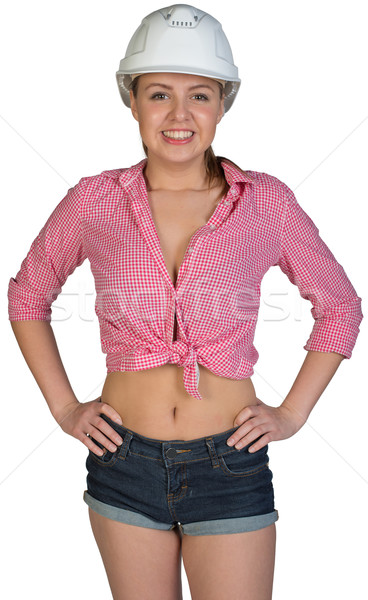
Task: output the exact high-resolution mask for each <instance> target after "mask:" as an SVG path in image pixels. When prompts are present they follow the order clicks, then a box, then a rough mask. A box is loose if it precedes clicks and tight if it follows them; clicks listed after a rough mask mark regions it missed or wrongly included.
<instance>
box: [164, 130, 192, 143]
mask: <svg viewBox="0 0 368 600" xmlns="http://www.w3.org/2000/svg"><path fill="white" fill-rule="evenodd" d="M162 133H163V135H164V136H165V137H167V138H170V139H171V140H179V141H180V140H187V139H188V138H191V137H192V136H193V135H194V131H170V130H169V131H163V132H162Z"/></svg>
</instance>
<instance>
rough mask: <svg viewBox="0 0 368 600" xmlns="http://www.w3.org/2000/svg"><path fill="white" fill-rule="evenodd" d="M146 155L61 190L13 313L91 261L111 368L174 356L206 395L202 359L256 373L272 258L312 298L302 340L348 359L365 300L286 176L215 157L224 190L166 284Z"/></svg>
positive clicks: (222, 368) (23, 316) (46, 304)
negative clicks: (307, 328)
mask: <svg viewBox="0 0 368 600" xmlns="http://www.w3.org/2000/svg"><path fill="white" fill-rule="evenodd" d="M145 164H146V159H145V160H143V161H141V162H140V163H138V164H137V165H135V166H133V167H131V168H128V169H116V170H109V171H103V172H102V173H101V174H99V175H96V176H92V177H84V178H82V179H81V180H80V181H79V183H78V184H77V185H75V186H74V187H73V188H71V189H70V190H69V191H68V193H67V194H66V196H65V197H64V198H63V200H62V201H61V202H60V203H59V204H58V206H57V207H56V208H55V210H54V211H53V213H52V214H51V216H50V217H49V219H48V220H47V222H46V224H45V225H44V227H43V228H42V229H41V231H40V233H39V235H38V236H37V237H36V239H35V240H34V242H33V243H32V245H31V248H30V250H29V252H28V254H27V256H26V258H25V259H24V260H23V262H22V265H21V268H20V270H19V272H18V274H17V276H16V277H15V278H11V279H10V283H9V292H8V297H9V319H10V320H28V319H35V320H46V321H50V320H51V304H52V303H53V302H54V300H55V299H56V298H57V296H58V294H59V293H60V291H61V288H62V286H63V284H64V282H65V280H66V279H67V277H68V275H70V274H71V273H72V272H73V271H74V269H75V268H76V267H77V266H79V265H80V264H81V263H82V262H83V261H84V260H85V259H86V258H88V259H89V261H90V264H91V270H92V273H93V276H94V279H95V286H96V302H95V310H96V314H97V316H98V319H99V324H100V332H101V346H102V351H103V352H104V353H106V355H107V356H106V366H107V372H112V371H139V370H141V369H149V368H152V367H158V366H160V365H164V364H166V363H172V364H177V365H181V366H183V367H184V385H185V389H186V390H187V392H188V393H189V394H190V395H192V396H194V397H195V398H198V399H202V396H201V394H200V393H199V390H198V383H199V369H198V363H200V364H201V365H203V366H205V367H206V368H208V369H210V370H211V371H212V372H213V373H215V374H217V375H220V376H222V377H228V378H231V379H245V378H247V377H250V376H251V375H252V374H253V372H254V371H253V366H254V364H255V363H256V361H257V359H258V352H257V350H256V349H255V347H254V345H253V339H254V333H255V327H256V323H257V317H258V311H259V305H260V287H261V282H262V278H263V276H264V274H265V273H266V272H267V271H268V269H269V268H270V267H272V266H275V265H278V266H279V267H280V268H281V269H282V271H283V272H284V273H286V275H287V276H288V278H289V280H290V281H291V283H293V284H295V285H297V286H298V289H299V292H300V295H301V296H302V297H303V298H306V299H308V300H310V302H311V303H312V305H313V308H312V309H311V313H312V316H313V318H314V320H315V322H314V326H313V329H312V332H311V335H310V337H309V339H308V341H307V343H306V345H305V346H304V348H305V349H306V350H317V351H320V352H338V353H340V354H342V355H344V356H345V357H346V358H350V356H351V352H352V349H353V347H354V345H355V341H356V338H357V335H358V333H359V324H360V322H361V319H362V317H363V315H362V312H361V299H360V298H359V297H357V295H356V292H355V289H354V288H353V286H352V284H351V283H350V281H349V279H348V278H347V276H346V274H345V272H344V270H343V268H342V266H341V265H340V264H339V263H338V262H337V261H336V259H335V258H334V256H333V254H332V253H331V251H330V250H329V248H328V247H327V246H326V244H325V243H324V242H323V241H322V239H321V238H320V237H319V232H318V229H317V227H316V226H315V224H314V223H313V221H312V220H311V219H310V217H309V216H308V215H307V214H306V213H305V212H304V211H303V209H302V208H301V207H300V205H299V204H298V202H297V200H296V198H295V196H294V194H293V192H292V191H291V190H290V189H289V188H288V187H287V186H286V185H285V184H284V183H282V182H281V181H280V180H279V179H277V178H276V177H274V176H271V175H268V174H266V173H261V172H257V171H246V172H243V171H241V170H239V169H237V168H236V167H235V166H234V165H233V164H231V163H230V162H227V161H225V160H224V161H222V166H223V169H224V172H225V176H226V179H227V182H228V184H229V186H230V189H229V192H228V194H227V195H226V197H224V198H223V199H222V201H221V202H220V203H219V204H218V205H217V207H216V210H215V212H214V213H213V214H212V216H211V218H210V219H209V221H208V222H207V223H206V225H204V226H203V227H200V228H199V229H198V230H197V231H196V232H195V233H194V235H193V236H192V238H191V240H190V242H189V245H188V247H187V250H186V253H185V256H184V259H183V262H182V264H181V266H180V270H179V273H178V277H177V282H176V286H175V287H174V285H173V283H172V281H171V279H170V276H169V273H168V271H167V268H166V265H165V261H164V258H163V255H162V252H161V248H160V242H159V238H158V235H157V231H156V228H155V224H154V221H153V219H152V214H151V211H150V207H149V203H148V199H147V190H146V185H145V180H144V176H143V168H144V166H145ZM175 312H176V316H177V321H178V337H177V340H176V341H173V329H174V317H175Z"/></svg>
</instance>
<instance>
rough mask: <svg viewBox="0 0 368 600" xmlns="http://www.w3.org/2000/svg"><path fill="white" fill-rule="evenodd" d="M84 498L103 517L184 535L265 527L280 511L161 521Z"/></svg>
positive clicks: (231, 531) (214, 533) (232, 531)
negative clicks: (184, 520)
mask: <svg viewBox="0 0 368 600" xmlns="http://www.w3.org/2000/svg"><path fill="white" fill-rule="evenodd" d="M83 499H84V501H85V502H86V504H88V506H89V507H90V508H92V510H94V511H95V512H97V513H98V514H99V515H102V516H103V517H107V518H108V519H112V520H113V521H119V522H120V523H127V524H128V525H137V526H138V527H148V528H151V529H161V530H165V531H170V530H172V529H174V528H176V527H178V528H179V529H180V531H181V532H182V533H183V534H184V535H221V534H227V533H243V532H245V531H256V530H257V529H263V527H268V525H272V523H275V522H276V521H277V520H278V518H279V515H278V511H277V510H274V511H273V512H271V513H267V514H265V515H254V516H252V517H237V518H235V519H214V520H212V521H197V522H194V523H185V524H184V523H179V522H176V523H171V524H170V523H161V522H160V521H155V520H154V519H150V518H149V517H146V516H144V515H141V514H140V513H137V512H134V511H131V510H125V509H124V508H118V507H117V506H110V505H109V504H106V503H105V502H100V500H96V498H93V497H92V496H91V495H90V494H89V493H88V492H87V491H85V492H84V495H83Z"/></svg>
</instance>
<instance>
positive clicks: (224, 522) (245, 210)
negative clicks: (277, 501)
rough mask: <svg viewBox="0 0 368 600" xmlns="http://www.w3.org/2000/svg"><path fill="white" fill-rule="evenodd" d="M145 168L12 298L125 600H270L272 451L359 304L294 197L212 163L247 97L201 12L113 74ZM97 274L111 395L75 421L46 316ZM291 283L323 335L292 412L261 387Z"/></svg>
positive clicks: (113, 190)
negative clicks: (270, 327)
mask: <svg viewBox="0 0 368 600" xmlns="http://www.w3.org/2000/svg"><path fill="white" fill-rule="evenodd" d="M117 79H118V84H119V89H120V93H121V96H122V98H123V101H124V103H125V104H126V105H127V106H130V108H131V111H132V114H133V117H134V118H135V119H136V120H137V122H138V123H139V128H140V133H141V137H142V141H143V144H144V149H145V152H146V155H147V158H146V159H144V160H143V161H141V162H140V163H138V164H137V165H134V166H133V167H130V168H124V169H123V168H122V169H117V170H112V171H104V172H102V173H101V174H99V175H97V176H93V177H86V178H82V179H81V180H80V182H79V183H78V184H77V185H76V186H75V187H74V188H72V189H71V190H69V191H68V193H67V195H66V196H65V198H64V199H63V200H62V201H61V202H60V204H59V205H58V206H57V207H56V209H55V210H54V212H53V213H52V215H51V216H50V218H49V219H48V221H47V222H46V224H45V225H44V227H43V228H42V230H41V232H40V234H39V235H38V236H37V238H36V239H35V240H34V242H33V244H32V246H31V248H30V251H29V253H28V255H27V257H26V258H25V260H24V261H23V263H22V266H21V269H20V271H19V273H18V274H17V276H16V277H15V278H12V279H11V281H10V285H9V317H10V320H11V322H12V327H13V330H14V333H15V335H16V338H17V340H18V343H19V345H20V347H21V350H22V352H23V354H24V357H25V359H26V361H27V364H28V366H29V367H30V369H31V371H32V373H33V375H34V376H35V378H36V381H37V383H38V385H39V386H40V389H41V391H42V393H43V395H44V396H45V399H46V401H47V403H48V405H49V407H50V410H51V412H52V414H53V416H54V417H55V419H56V421H57V422H58V423H59V424H60V426H61V427H62V429H63V430H64V431H65V432H66V433H68V434H70V435H73V436H74V437H76V438H77V439H79V440H80V441H81V442H82V443H84V444H85V446H87V448H88V449H89V455H88V458H87V469H88V476H87V488H88V489H87V490H86V492H85V494H84V499H85V501H86V503H87V504H88V505H89V515H90V520H91V525H92V529H93V533H94V536H95V539H96V542H97V544H98V547H99V550H100V553H101V556H102V559H103V563H104V566H105V568H106V572H107V576H108V579H109V584H110V587H111V591H112V594H113V597H114V599H115V600H134V599H138V598H139V599H142V598H150V599H152V600H154V599H157V600H158V599H159V600H177V599H180V598H182V591H181V555H182V556H183V562H184V567H185V570H186V574H187V577H188V581H189V586H190V590H191V594H192V597H193V598H194V599H195V600H208V599H209V598H211V600H220V599H221V600H222V599H223V598H225V597H226V596H228V595H230V596H232V597H234V598H237V599H239V600H240V599H243V598H244V600H245V599H247V600H269V599H270V598H271V596H272V583H273V571H274V559H275V540H276V531H275V522H276V521H277V519H278V511H277V510H276V509H275V505H274V493H273V485H272V478H273V477H272V471H271V470H270V467H269V458H268V454H267V452H268V443H269V442H271V441H275V440H281V439H285V438H288V437H290V436H292V435H294V434H295V433H296V432H297V431H298V430H299V429H300V428H301V427H302V426H303V424H304V423H305V422H306V420H307V418H308V415H309V413H310V412H311V410H312V408H313V406H314V405H315V403H316V402H317V400H318V398H319V397H320V395H321V394H322V392H323V391H324V389H325V388H326V386H327V385H328V383H329V381H330V380H331V378H332V377H333V375H334V373H335V372H336V370H337V368H338V366H339V364H340V362H341V361H342V360H343V359H344V358H350V356H351V353H352V349H353V347H354V344H355V340H356V337H357V335H358V332H359V324H360V321H361V319H362V313H361V309H360V298H359V297H358V296H357V294H356V292H355V290H354V288H353V286H352V284H351V283H350V281H349V280H348V279H347V277H346V275H345V272H344V270H343V268H342V267H341V265H340V264H339V263H337V261H336V260H335V258H334V256H333V255H332V253H331V252H330V250H329V249H328V248H327V246H326V245H325V243H324V242H323V241H322V240H321V238H320V237H319V234H318V229H317V228H316V226H315V225H314V223H313V222H312V221H311V219H310V218H309V217H308V215H307V214H306V213H305V212H304V211H303V210H302V208H301V207H300V206H299V204H298V202H297V201H296V199H295V196H294V194H293V193H292V191H291V190H290V189H289V188H288V187H287V186H286V185H285V184H284V183H282V182H281V181H280V180H278V179H277V178H275V177H273V176H271V175H267V174H265V173H260V172H255V171H243V170H241V169H240V168H239V167H237V166H236V165H235V164H234V163H232V162H231V161H230V160H227V159H221V158H216V157H215V156H214V154H213V151H212V149H211V143H212V140H213V138H214V136H215V132H216V127H217V125H218V123H219V122H220V120H221V119H222V117H223V115H224V113H225V112H226V111H227V110H229V109H230V107H231V106H232V104H233V102H234V99H235V97H236V94H237V91H238V89H239V85H240V80H239V79H238V73H237V68H236V67H235V66H234V64H233V58H232V54H231V50H230V47H229V44H228V42H227V39H226V37H225V35H224V33H223V31H222V29H221V25H220V24H219V23H218V21H216V20H215V19H213V17H211V16H210V15H208V14H206V13H204V12H202V11H200V10H198V9H196V8H194V7H191V6H188V5H175V6H172V7H170V8H165V9H161V10H159V11H156V12H154V13H152V14H151V15H148V17H146V18H145V19H144V20H143V21H142V24H141V26H140V27H139V28H138V30H137V31H136V33H135V34H134V36H133V38H132V40H131V41H130V44H129V46H128V48H127V52H126V56H125V58H124V59H123V60H122V61H121V64H120V69H119V71H118V73H117ZM86 258H88V259H89V261H90V263H91V269H92V273H93V275H94V278H95V284H96V293H97V296H96V312H97V315H98V318H99V322H100V330H101V340H102V348H103V351H104V352H106V354H107V377H106V380H105V384H104V386H103V389H102V393H101V396H100V397H99V398H97V399H96V400H93V401H91V402H86V403H80V402H79V401H78V399H77V398H76V396H75V394H74V392H73V390H72V388H71V386H70V383H69V380H68V378H67V375H66V373H65V371H64V368H63V364H62V362H61V358H60V356H59V352H58V348H57V345H56V342H55V338H54V335H53V331H52V328H51V324H50V320H51V304H52V302H53V301H54V300H55V299H56V297H57V295H58V294H59V293H60V291H61V288H62V286H63V284H64V282H65V281H66V279H67V277H68V275H69V274H71V273H72V272H73V271H74V269H75V268H76V267H77V266H79V265H80V264H81V263H82V262H83V261H84V260H85V259H86ZM275 265H278V266H279V267H280V268H281V269H282V270H283V271H284V272H285V273H286V274H287V276H288V277H289V279H290V281H291V282H292V283H293V284H295V285H297V286H298V289H299V291H300V294H301V295H302V297H303V298H307V299H309V300H310V301H311V303H312V305H313V309H312V314H313V316H314V318H315V325H314V327H313V330H312V332H311V335H310V338H309V340H308V342H307V344H306V345H305V349H306V350H307V355H306V358H305V361H304V363H303V365H302V368H301V369H300V372H299V373H298V375H297V377H296V379H295V382H294V384H293V386H292V388H291V390H290V392H289V393H288V395H287V396H286V398H285V399H284V401H283V402H282V404H281V405H280V406H278V407H271V406H268V405H267V404H265V403H264V402H262V401H261V400H260V399H258V398H257V396H256V391H255V389H254V386H253V384H252V380H251V375H252V374H253V366H254V364H255V363H256V361H257V358H258V354H257V351H256V349H255V348H254V346H253V343H252V342H253V337H254V332H255V325H256V321H257V315H258V309H259V300H260V284H261V281H262V277H263V275H264V274H265V273H266V272H267V270H268V269H269V268H270V267H271V266H275Z"/></svg>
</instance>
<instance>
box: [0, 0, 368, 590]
mask: <svg viewBox="0 0 368 600" xmlns="http://www.w3.org/2000/svg"><path fill="white" fill-rule="evenodd" d="M198 6H199V7H200V8H201V9H202V10H205V11H208V12H210V13H211V14H212V15H213V16H215V17H216V18H218V19H219V20H220V21H221V22H222V24H223V29H224V31H225V33H226V35H227V36H228V38H229V40H230V42H231V45H232V49H233V54H234V60H235V63H236V64H237V66H238V67H239V74H240V77H241V79H242V86H241V89H240V92H239V95H238V97H237V99H236V101H235V104H234V106H233V108H232V109H231V111H230V112H229V113H228V114H227V115H226V116H225V117H224V119H223V121H222V123H221V124H220V126H219V129H218V132H217V137H216V140H215V143H214V149H215V152H216V153H217V154H221V155H225V156H228V157H229V158H231V159H233V160H234V161H235V162H237V163H238V164H239V165H241V166H242V167H243V168H245V169H252V170H256V171H263V172H267V173H270V174H272V175H275V176H276V177H278V178H279V179H281V180H282V181H284V182H285V183H286V184H287V185H289V187H291V188H292V189H293V190H294V191H295V193H296V196H297V199H298V200H299V202H300V204H301V205H302V206H303V208H304V209H305V210H306V211H307V212H308V214H309V215H310V216H311V217H312V219H313V220H314V221H315V223H316V224H317V226H318V227H319V230H320V235H321V237H322V238H323V239H324V240H325V241H326V243H327V244H328V245H329V247H330V248H331V250H332V251H333V253H334V254H335V256H336V258H337V259H338V260H339V262H341V263H342V264H343V266H344V268H345V270H346V272H347V274H348V276H349V278H350V279H351V281H352V283H353V285H354V287H355V288H356V289H357V291H358V294H359V295H360V296H361V297H363V298H366V297H367V291H368V290H367V277H366V268H365V267H366V260H365V259H366V257H367V247H366V238H367V234H366V223H367V220H366V219H367V218H366V213H365V209H366V204H367V184H366V172H367V150H368V148H367V146H368V144H367V138H368V136H367V132H368V88H367V35H366V23H367V14H366V10H365V9H366V5H365V2H364V1H363V0H362V1H359V0H351V1H350V2H349V4H347V3H346V2H341V1H339V0H334V1H332V0H308V2H306V1H304V0H303V1H299V2H295V1H292V0H279V1H278V2H273V1H272V0H263V1H259V2H241V3H240V2H235V1H232V0H228V1H227V2H219V1H216V0H211V2H209V1H204V0H203V1H202V2H201V4H199V5H198ZM159 7H160V5H159V4H157V3H156V2H151V1H141V2H139V3H126V2H122V1H121V0H120V1H119V2H117V1H116V0H106V1H105V2H104V3H102V2H96V1H95V0H89V1H88V2H87V1H86V0H73V2H72V1H71V0H64V2H62V3H54V2H51V3H50V2H46V1H45V0H42V1H41V0H33V2H26V1H25V0H19V1H17V2H13V3H7V4H6V7H5V3H4V6H3V11H2V33H1V37H0V44H1V54H0V55H1V87H2V92H1V100H0V139H1V166H2V178H1V189H2V220H1V223H2V236H1V244H2V248H1V253H2V254H1V256H2V267H1V270H2V277H1V295H0V299H1V308H2V313H1V314H2V319H3V320H2V324H1V332H2V333H1V343H2V352H3V356H2V361H1V364H2V365H3V367H5V368H4V369H3V374H2V421H1V422H2V427H1V450H0V451H1V458H2V460H1V467H0V482H1V485H0V501H1V511H0V518H1V523H0V529H1V540H2V543H1V553H2V557H1V565H2V567H3V574H2V576H1V579H0V595H1V596H2V597H4V598H6V599H7V600H15V599H16V600H18V599H19V598H23V597H29V596H32V597H37V599H38V600H43V599H45V600H46V599H47V600H49V599H50V598H53V600H58V599H64V598H65V597H69V598H73V599H74V598H86V597H88V598H89V600H97V599H100V598H109V597H110V592H109V587H108V583H107V579H106V576H105V572H104V569H103V565H102V561H101V559H100V556H99V553H98V549H97V546H96V544H95V542H94V539H93V536H92V532H91V530H90V525H89V521H88V513H87V506H86V505H85V504H84V502H83V500H82V494H83V490H84V489H85V475H86V471H85V465H84V461H85V458H86V448H85V446H83V445H82V444H81V443H80V442H78V441H76V440H75V439H74V438H71V437H68V436H66V435H65V434H64V433H63V432H62V431H61V430H60V429H58V427H57V425H56V422H55V421H54V420H53V418H52V416H51V415H50V413H49V411H48V409H47V406H46V403H45V401H44V399H43V397H42V395H41V393H40V391H39V389H38V387H37V384H36V383H35V381H34V379H33V377H32V375H31V373H30V372H29V371H28V369H27V366H26V364H25V362H24V359H23V358H22V355H21V353H20V350H19V348H18V346H17V343H16V340H15V338H14V336H13V334H12V331H11V328H10V325H9V324H7V322H6V319H7V316H6V311H7V300H6V292H7V285H8V281H9V278H10V277H11V276H15V275H16V273H17V271H18V270H19V267H20V263H21V261H22V259H23V258H24V256H25V254H26V252H27V251H28V248H29V246H30V244H31V242H32V240H33V239H34V237H35V236H36V235H37V233H38V231H39V230H40V229H41V227H42V225H43V224H44V222H45V221H46V219H47V217H48V216H49V214H50V213H51V211H52V210H53V208H54V207H55V206H56V204H57V203H58V202H59V201H60V200H61V199H62V198H63V197H64V195H65V194H66V192H67V190H68V189H69V188H70V187H72V186H73V185H75V184H76V183H77V182H78V181H79V179H80V178H81V177H85V176H89V175H94V174H98V173H100V172H101V171H103V170H105V169H113V168H119V167H126V166H130V165H132V164H135V163H136V162H138V161H139V160H140V159H141V158H142V157H143V152H142V150H141V144H140V138H139V134H138V129H137V124H136V122H135V121H134V120H133V118H132V117H131V115H130V113H129V111H128V109H127V108H126V107H125V106H124V105H123V103H122V101H121V99H120V96H119V93H118V88H117V84H116V81H115V72H116V70H117V68H118V65H119V61H120V59H121V58H122V57H123V56H124V54H125V49H126V46H127V43H128V41H129V39H130V37H131V35H132V34H133V32H134V31H135V29H136V27H138V25H139V23H140V21H141V19H142V18H143V16H145V15H146V14H147V13H149V12H151V11H153V10H155V9H157V8H159ZM93 294H94V287H93V280H92V276H91V274H90V272H89V264H88V261H86V262H85V263H84V264H83V266H82V267H80V268H79V269H77V271H76V272H75V273H74V274H73V275H72V276H71V277H70V278H69V279H68V281H67V283H66V284H65V286H64V289H63V293H62V294H61V296H60V297H59V298H58V300H57V301H56V302H55V308H54V311H53V315H54V318H55V320H54V331H55V334H56V337H57V340H58V344H59V348H60V352H61V355H62V358H63V361H64V364H65V367H66V370H67V373H68V375H69V378H70V381H71V383H72V386H73V388H74V390H75V392H76V394H77V396H78V398H79V399H80V400H81V401H86V400H90V399H93V398H96V397H97V396H98V395H99V394H100V393H101V388H102V383H103V380H104V376H105V357H104V355H103V354H102V353H101V351H100V340H99V330H98V322H97V319H96V318H95V315H94V312H93V302H94V296H93ZM364 306H365V305H364V304H363V312H364ZM310 308H311V305H310V304H309V303H308V302H307V301H304V300H301V299H300V297H299V295H298V291H297V289H296V288H294V286H292V285H291V284H290V283H289V281H288V280H287V278H286V276H285V275H283V274H282V273H281V271H280V270H279V269H277V268H276V269H271V270H270V271H269V272H268V273H267V275H266V276H265V278H264V281H263V284H262V304H261V312H260V318H259V324H258V329H257V333H256V340H255V345H256V347H257V349H258V351H259V353H260V358H259V361H258V363H257V364H256V367H255V374H254V377H253V381H254V384H255V386H256V391H257V395H258V397H260V398H261V399H263V401H264V402H266V403H269V404H271V405H275V406H276V405H278V404H279V403H280V402H281V401H282V399H283V398H284V397H285V395H286V394H287V392H288V390H289V389H290V387H291V385H292V383H293V381H294V378H295V376H296V375H297V372H298V370H299V368H300V366H301V364H302V361H303V359H304V357H305V350H304V349H303V345H304V344H305V342H306V340H307V338H308V335H309V332H310V330H311V327H312V317H311V314H310ZM361 331H362V332H361V334H360V336H359V338H358V342H357V345H356V347H355V349H354V352H353V357H352V359H351V360H346V361H343V363H342V364H341V366H340V368H339V370H338V372H337V374H336V376H335V378H334V379H333V380H332V382H331V383H330V385H329V386H328V388H327V390H326V391H325V392H324V394H323V396H322V397H321V399H320V400H319V402H318V404H317V406H316V407H315V409H314V410H313V412H312V414H311V416H310V418H309V421H308V423H307V424H306V425H305V426H304V427H303V429H302V430H301V431H300V432H299V433H298V434H297V435H296V436H294V437H293V438H290V439H289V440H285V441H283V442H274V443H271V444H270V449H269V453H270V459H271V465H272V470H273V473H274V486H275V495H276V508H277V509H278V510H279V514H280V520H279V521H278V523H277V537H278V542H277V555H276V571H275V582H274V599H275V600H289V599H290V600H291V599H292V600H295V599H296V598H297V599H298V600H307V599H308V600H309V599H310V598H312V597H313V598H314V599H315V600H322V599H323V600H325V599H326V598H333V599H334V600H340V599H341V600H342V599H344V600H345V599H346V598H352V597H355V598H359V599H360V598H363V597H366V593H367V592H366V559H367V555H366V540H367V536H368V526H367V501H368V485H367V484H368V468H367V460H366V433H367V432H366V423H367V421H368V408H367V390H366V386H365V373H366V363H365V360H364V359H365V357H366V352H367V347H366V346H367V333H366V324H365V321H363V325H362V327H361ZM142 575H144V574H143V573H142ZM183 589H184V598H185V599H189V598H190V594H189V588H188V583H187V579H186V575H185V572H184V569H183ZM229 596H230V597H231V590H229Z"/></svg>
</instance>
